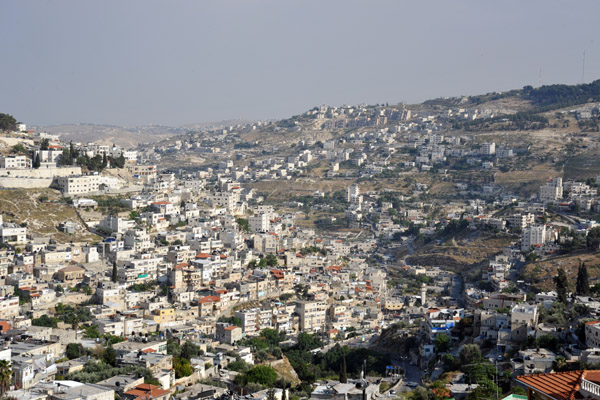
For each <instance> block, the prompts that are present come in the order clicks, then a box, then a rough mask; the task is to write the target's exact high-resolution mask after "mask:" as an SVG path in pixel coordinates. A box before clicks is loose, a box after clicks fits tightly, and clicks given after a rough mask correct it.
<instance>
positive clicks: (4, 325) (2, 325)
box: [0, 321, 12, 332]
mask: <svg viewBox="0 0 600 400" xmlns="http://www.w3.org/2000/svg"><path fill="white" fill-rule="evenodd" d="M11 329H12V326H11V325H10V324H9V323H8V321H0V330H2V332H8V331H10V330H11Z"/></svg>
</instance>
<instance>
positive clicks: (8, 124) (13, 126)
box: [0, 113, 17, 396]
mask: <svg viewBox="0 0 600 400" xmlns="http://www.w3.org/2000/svg"><path fill="white" fill-rule="evenodd" d="M0 130H1V131H16V130H17V120H16V119H15V117H13V116H12V115H10V114H3V113H0ZM2 395H3V396H4V392H3V393H2Z"/></svg>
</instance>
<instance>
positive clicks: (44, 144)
mask: <svg viewBox="0 0 600 400" xmlns="http://www.w3.org/2000/svg"><path fill="white" fill-rule="evenodd" d="M49 148H50V141H49V140H48V139H42V140H40V150H48V149H49Z"/></svg>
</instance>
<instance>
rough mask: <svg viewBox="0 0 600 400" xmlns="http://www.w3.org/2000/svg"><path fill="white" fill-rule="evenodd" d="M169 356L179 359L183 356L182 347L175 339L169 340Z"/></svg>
mask: <svg viewBox="0 0 600 400" xmlns="http://www.w3.org/2000/svg"><path fill="white" fill-rule="evenodd" d="M167 354H170V355H172V356H173V357H179V356H180V355H181V347H180V346H179V344H178V343H177V342H176V341H174V340H173V339H167Z"/></svg>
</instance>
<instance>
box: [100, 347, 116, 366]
mask: <svg viewBox="0 0 600 400" xmlns="http://www.w3.org/2000/svg"><path fill="white" fill-rule="evenodd" d="M102 360H103V361H104V362H105V363H107V364H108V365H112V366H113V367H115V366H116V362H117V352H116V351H115V349H114V348H113V347H112V345H111V344H109V345H108V346H107V347H106V351H105V352H104V356H103V357H102Z"/></svg>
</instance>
